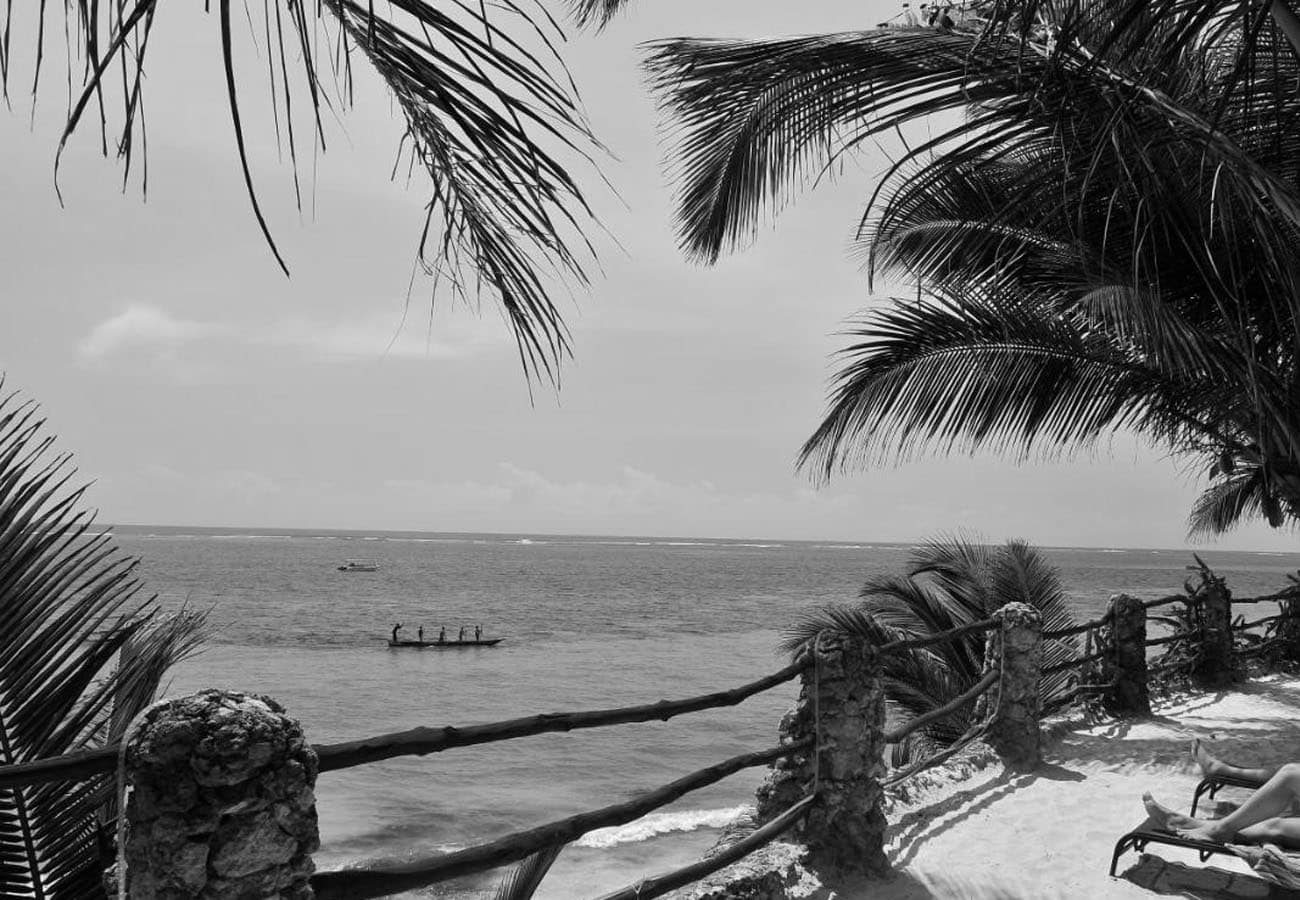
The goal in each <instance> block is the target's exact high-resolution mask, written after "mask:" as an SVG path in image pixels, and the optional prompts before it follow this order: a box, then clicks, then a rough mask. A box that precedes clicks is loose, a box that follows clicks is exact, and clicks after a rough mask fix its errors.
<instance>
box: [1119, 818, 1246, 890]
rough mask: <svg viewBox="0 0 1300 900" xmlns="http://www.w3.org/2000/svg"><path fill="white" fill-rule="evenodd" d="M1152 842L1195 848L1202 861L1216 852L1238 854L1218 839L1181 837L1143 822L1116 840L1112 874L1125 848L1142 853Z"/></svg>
mask: <svg viewBox="0 0 1300 900" xmlns="http://www.w3.org/2000/svg"><path fill="white" fill-rule="evenodd" d="M1151 843H1155V844H1168V845H1169V846H1171V847H1186V848H1187V849H1189V850H1195V851H1196V852H1197V854H1198V855H1199V856H1200V858H1201V862H1205V861H1206V860H1207V859H1209V858H1210V857H1211V856H1213V855H1214V854H1216V853H1218V854H1222V855H1223V856H1237V855H1238V854H1237V853H1236V852H1234V851H1233V850H1231V849H1229V847H1228V845H1227V844H1220V843H1218V842H1217V841H1194V840H1190V839H1188V838H1185V837H1179V836H1178V835H1176V834H1174V833H1173V832H1170V831H1161V830H1160V829H1158V828H1156V827H1155V826H1154V825H1151V824H1148V823H1143V824H1142V825H1140V826H1139V827H1137V828H1135V829H1133V830H1132V831H1130V832H1129V833H1128V834H1126V835H1124V836H1123V837H1121V838H1120V839H1119V840H1118V841H1116V843H1115V852H1114V853H1113V854H1112V855H1111V858H1110V874H1111V876H1112V877H1113V876H1114V875H1115V867H1116V866H1118V865H1119V858H1120V856H1121V855H1123V853H1124V851H1125V850H1136V851H1137V852H1138V853H1141V852H1142V851H1143V850H1145V849H1146V848H1147V844H1151Z"/></svg>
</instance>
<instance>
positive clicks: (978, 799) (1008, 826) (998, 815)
mask: <svg viewBox="0 0 1300 900" xmlns="http://www.w3.org/2000/svg"><path fill="white" fill-rule="evenodd" d="M1051 733H1052V735H1053V736H1052V737H1051V738H1050V739H1049V740H1047V741H1046V742H1045V747H1044V757H1045V761H1044V764H1043V766H1042V767H1041V768H1040V769H1039V770H1038V771H1036V772H1034V773H1033V774H1029V775H1007V774H1004V773H1003V771H1002V767H1001V765H1000V764H998V763H997V762H996V757H994V756H993V754H992V751H991V750H988V748H984V747H982V746H979V747H978V749H977V748H971V749H972V750H973V751H974V752H967V753H966V754H964V755H963V757H962V758H960V761H959V762H958V763H957V764H956V765H955V766H948V767H945V768H942V769H936V770H933V771H931V772H928V773H923V775H922V776H920V777H919V778H918V779H917V780H916V781H914V782H913V783H912V786H911V788H910V790H909V792H908V793H909V794H910V796H906V797H904V798H902V799H900V800H899V801H898V802H895V803H894V804H893V805H892V807H891V808H889V809H887V811H886V815H887V818H888V820H889V823H890V829H889V834H888V843H887V846H886V852H887V853H888V855H889V858H890V861H891V862H892V863H893V866H894V869H895V876H894V878H893V879H892V880H890V881H886V882H880V881H876V882H868V883H864V884H863V885H861V886H860V887H852V888H849V889H847V890H846V889H841V890H840V891H839V892H838V893H836V894H830V893H828V892H827V891H825V889H821V888H816V887H815V886H814V885H812V884H810V883H809V882H808V881H806V880H805V881H803V882H801V884H800V887H799V888H796V889H795V891H794V892H793V893H796V894H798V895H800V896H806V897H808V898H809V900H830V898H831V897H835V898H837V900H867V898H870V900H930V898H934V900H950V898H951V900H1075V898H1079V900H1093V898H1097V900H1107V898H1116V900H1123V898H1131V900H1137V898H1145V900H1151V898H1154V897H1158V896H1161V895H1164V896H1181V897H1188V898H1195V900H1262V898H1274V900H1276V898H1281V897H1288V898H1291V897H1300V895H1297V894H1289V893H1286V892H1282V891H1280V889H1279V890H1276V891H1271V889H1270V886H1269V885H1268V883H1267V882H1264V881H1262V880H1261V879H1259V878H1257V877H1255V876H1253V875H1251V874H1249V873H1250V869H1249V867H1248V866H1247V865H1246V864H1245V863H1244V862H1243V861H1241V860H1239V859H1237V858H1236V857H1230V856H1219V855H1216V856H1213V857H1211V858H1210V860H1209V861H1208V862H1206V863H1202V862H1200V861H1199V859H1198V858H1197V855H1196V853H1195V852H1194V851H1191V850H1184V849H1180V848H1177V847H1169V846H1166V845H1157V844H1151V845H1149V846H1148V848H1147V854H1148V855H1146V856H1141V855H1139V854H1137V853H1134V852H1132V851H1129V852H1128V853H1126V854H1125V855H1124V856H1122V857H1121V858H1120V863H1119V868H1118V869H1117V873H1118V874H1119V876H1120V877H1117V878H1111V877H1109V876H1108V874H1107V872H1108V869H1109V867H1110V859H1111V853H1112V852H1113V850H1114V846H1115V842H1116V840H1118V839H1119V837H1120V835H1122V834H1124V833H1125V832H1128V831H1131V830H1132V829H1133V828H1135V827H1137V826H1138V825H1140V824H1142V823H1143V822H1145V821H1146V812H1145V810H1144V809H1143V807H1142V793H1143V792H1144V791H1148V790H1149V791H1151V792H1152V793H1153V794H1154V795H1155V797H1156V799H1157V800H1159V801H1161V802H1162V803H1164V804H1165V805H1166V806H1169V807H1171V808H1173V809H1176V810H1179V811H1183V812H1186V811H1188V810H1189V809H1190V807H1191V802H1192V792H1193V790H1194V789H1195V787H1196V783H1197V782H1198V781H1199V780H1200V778H1201V775H1200V770H1199V769H1198V768H1197V767H1196V765H1195V764H1194V763H1193V762H1192V760H1191V757H1190V754H1189V749H1190V746H1191V742H1192V739H1193V738H1200V739H1201V740H1203V741H1206V742H1207V744H1208V746H1209V747H1210V748H1211V749H1212V751H1213V752H1214V753H1215V754H1216V755H1217V756H1219V757H1220V758H1221V759H1224V760H1226V761H1228V762H1232V763H1236V764H1239V765H1241V764H1245V765H1275V764H1279V763H1283V762H1290V761H1300V679H1296V678H1295V677H1282V676H1269V677H1264V678H1258V679H1255V680H1253V681H1252V682H1250V683H1248V684H1245V685H1243V686H1241V687H1240V688H1238V689H1234V690H1233V691H1231V692H1226V693H1221V694H1206V695H1200V696H1194V697H1189V698H1185V699H1182V700H1179V701H1177V702H1170V703H1166V704H1163V705H1160V706H1158V708H1157V710H1156V715H1155V716H1154V717H1153V718H1151V719H1144V720H1140V721H1137V720H1134V721H1110V722H1105V723H1102V724H1099V725H1093V726H1088V725H1086V724H1084V723H1083V722H1081V721H1079V720H1075V721H1064V722H1057V723H1055V725H1054V727H1053V728H1052V729H1051ZM1244 796H1245V794H1244V793H1243V792H1242V791H1241V790H1240V789H1234V788H1225V789H1224V790H1223V791H1221V792H1220V793H1219V795H1218V797H1216V799H1215V800H1214V801H1208V800H1207V799H1205V798H1202V800H1201V809H1200V810H1199V812H1200V814H1202V815H1204V814H1207V813H1210V814H1214V813H1215V811H1216V807H1218V806H1219V804H1221V803H1224V802H1225V801H1226V802H1229V803H1230V802H1232V801H1234V800H1235V801H1236V802H1240V800H1241V798H1242V797H1244ZM1219 812H1222V810H1219ZM769 854H770V858H769V859H768V860H767V861H766V863H767V864H770V863H772V862H778V861H779V860H781V859H782V858H784V859H785V860H786V861H789V860H790V859H792V858H794V857H795V856H797V850H796V848H794V847H791V846H790V845H787V844H776V845H772V846H771V847H770V848H768V851H767V852H765V853H764V854H760V855H764V856H766V855H769ZM778 864H779V862H778ZM750 865H752V866H754V867H755V868H757V869H759V870H760V871H761V870H762V869H763V868H765V864H764V862H762V861H760V860H759V859H758V858H751V860H750ZM746 868H747V866H746V863H743V862H742V863H741V864H739V865H738V866H737V867H735V868H733V869H732V870H731V872H732V874H741V872H743V871H744V870H745V869H746ZM727 871H728V870H724V872H723V873H719V875H720V876H723V878H725V873H726V872H727ZM1126 873H1127V877H1125V876H1126ZM715 877H716V876H715ZM709 881H710V882H712V885H713V887H714V888H716V886H717V884H718V882H715V881H713V879H709ZM1134 882H1137V883H1134ZM1139 885H1141V886H1139ZM708 890H709V887H708V886H707V885H703V884H702V885H697V886H696V889H695V890H694V891H690V890H688V891H684V892H683V893H682V895H681V896H683V897H695V896H717V895H715V894H710V893H708Z"/></svg>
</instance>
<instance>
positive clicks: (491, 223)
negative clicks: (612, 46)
mask: <svg viewBox="0 0 1300 900" xmlns="http://www.w3.org/2000/svg"><path fill="white" fill-rule="evenodd" d="M161 9H164V7H162V5H161V4H159V3H158V2H157V0H134V2H128V3H98V2H90V0H76V3H75V4H71V3H70V4H69V9H68V12H69V22H68V27H69V39H70V41H71V42H72V48H71V51H70V60H69V63H68V66H69V72H68V76H69V81H74V80H75V79H78V78H79V79H80V83H79V85H78V89H77V91H76V95H75V97H74V98H73V102H72V104H71V105H70V108H69V112H68V116H67V123H66V127H65V129H64V134H63V138H62V140H61V141H60V145H59V155H60V156H61V154H62V150H63V147H64V146H65V145H66V143H67V141H68V140H69V138H70V137H71V136H72V135H73V133H74V132H75V131H76V130H77V128H78V126H79V125H80V124H81V123H82V121H83V118H84V117H86V116H87V115H88V114H90V112H91V110H92V108H93V109H94V111H95V112H96V113H97V118H98V120H99V127H100V131H101V141H102V145H103V148H104V152H105V153H107V152H108V145H109V141H108V132H109V124H108V123H109V117H108V104H109V103H110V102H111V101H110V100H108V99H106V95H111V94H112V93H114V92H116V93H117V94H118V95H119V96H118V100H117V104H118V108H119V123H118V126H117V128H118V130H117V136H116V139H115V141H114V143H115V145H116V148H117V152H118V154H119V155H120V156H121V157H122V159H123V170H124V177H129V174H130V171H131V166H132V163H133V161H134V156H135V150H136V145H137V142H138V141H141V139H142V137H143V122H144V117H143V110H142V102H143V101H142V96H143V93H142V91H141V77H142V73H143V70H144V64H145V58H146V52H147V49H148V47H149V43H150V36H151V34H152V29H153V25H154V22H155V18H156V16H157V15H158V14H159V12H160V10H161ZM261 12H262V14H261V15H260V16H256V17H254V16H253V15H251V14H250V15H249V17H248V19H249V24H250V27H255V28H256V31H255V33H254V35H253V39H254V41H255V42H256V41H259V39H260V45H261V48H264V49H265V52H266V57H267V60H266V67H265V68H262V64H261V62H260V61H259V63H258V65H257V66H255V67H252V68H250V69H248V70H247V71H245V70H243V69H241V68H240V66H239V59H240V56H241V55H240V54H239V53H238V52H237V49H236V46H235V45H236V39H237V35H236V33H235V32H236V29H235V23H234V16H235V13H234V12H233V4H232V3H231V2H230V0H220V2H219V3H217V4H215V5H214V7H213V9H212V13H213V17H214V25H215V26H216V27H217V28H218V30H219V32H220V37H221V47H222V56H221V59H220V60H219V63H220V65H221V66H222V69H223V72H224V75H225V83H226V90H227V99H228V106H229V115H230V120H231V124H232V129H233V133H234V138H235V150H236V155H237V157H238V160H239V164H240V166H241V170H242V173H243V176H244V182H245V186H246V188H247V192H248V196H249V200H250V204H251V207H252V211H253V214H254V217H255V219H256V222H257V224H258V227H259V228H260V229H261V231H262V233H263V234H264V236H265V238H266V240H267V242H268V245H269V246H270V248H271V250H272V252H273V254H274V255H275V258H276V260H277V261H278V262H279V264H280V265H281V267H282V268H284V269H285V271H286V273H287V272H288V267H287V264H286V263H285V261H284V260H283V259H282V258H281V256H280V252H279V249H278V248H277V246H276V244H275V240H274V238H273V237H272V233H273V231H272V228H271V225H270V224H269V223H268V221H267V220H266V217H265V215H264V213H263V210H262V207H261V205H260V203H259V202H258V193H257V190H256V189H255V186H254V179H253V173H252V171H251V168H250V164H249V159H248V154H247V151H246V147H245V125H244V121H243V118H242V117H241V103H240V91H239V84H240V82H241V81H242V82H245V83H247V82H249V81H258V82H260V83H261V85H262V87H263V89H266V90H268V91H269V92H270V94H271V98H272V102H273V105H274V106H275V116H276V119H275V124H276V132H277V137H279V138H282V139H283V140H284V141H285V143H286V144H287V147H288V151H289V157H290V160H291V162H292V169H293V183H294V190H295V192H296V193H298V192H299V185H298V175H297V167H298V162H299V153H300V150H301V144H302V139H303V135H302V134H300V131H301V130H302V127H303V123H302V122H301V121H300V119H301V117H302V113H303V111H306V112H307V115H308V120H309V121H308V124H309V125H310V128H311V130H313V131H314V132H315V134H314V135H313V136H312V144H313V147H314V148H319V149H322V150H323V149H324V148H325V129H324V127H323V123H322V109H329V110H331V111H333V110H334V109H335V108H338V107H343V106H346V105H347V104H348V103H350V102H351V98H352V82H351V79H352V60H353V59H354V58H362V59H364V60H365V61H366V62H367V63H368V64H369V66H370V67H371V68H372V69H373V70H374V72H375V73H376V74H378V76H379V77H380V78H381V79H382V80H383V82H384V84H385V86H386V87H387V88H388V90H389V92H390V94H391V96H392V98H393V100H394V101H395V105H396V107H397V108H398V109H400V110H401V112H402V115H403V118H404V120H405V131H406V133H405V136H404V137H403V139H402V141H401V143H400V147H399V149H400V150H401V151H405V152H406V153H407V154H409V159H410V162H411V164H412V165H413V166H420V167H421V168H423V169H424V171H425V173H426V174H427V175H428V177H429V181H430V185H431V194H430V199H429V203H428V217H427V220H426V223H425V226H424V230H423V233H422V235H421V237H420V245H419V247H420V251H419V252H420V260H421V262H422V263H423V264H424V266H425V269H426V271H427V272H428V273H430V274H431V275H432V276H433V278H434V290H435V291H436V290H437V289H438V288H439V287H440V286H445V287H446V288H448V289H449V290H450V291H451V292H452V294H453V295H454V296H456V297H459V298H462V299H465V300H473V299H475V298H477V297H478V296H479V294H480V293H481V292H483V293H486V294H487V295H489V296H491V297H493V298H495V300H496V301H497V302H498V303H499V304H500V305H501V308H502V310H503V311H504V313H505V316H506V319H507V320H508V322H509V323H510V325H511V327H512V329H513V332H514V335H515V338H516V341H517V344H518V348H519V354H520V359H521V361H522V363H523V365H524V368H525V371H526V372H527V373H529V375H530V376H531V375H534V374H536V375H543V374H544V375H545V376H547V377H548V378H550V379H552V380H554V379H555V378H557V377H558V371H557V369H556V368H555V367H556V366H557V365H558V364H559V362H560V360H561V359H562V358H564V357H565V356H567V355H569V353H570V342H569V333H568V331H567V329H566V328H565V326H564V323H563V321H562V319H561V317H560V312H559V308H558V307H557V306H556V304H555V302H554V301H553V299H552V293H553V291H554V290H555V287H556V285H557V284H559V285H563V284H564V283H565V282H566V281H567V282H569V283H577V284H585V282H586V278H587V276H586V271H585V270H586V267H587V265H589V263H590V261H591V259H592V258H593V254H592V246H591V244H590V243H589V241H588V240H587V238H586V237H585V234H584V232H585V231H586V230H588V229H589V228H590V227H591V226H592V225H593V223H594V219H593V218H592V215H591V210H590V208H589V207H588V205H587V201H586V199H585V197H584V194H583V191H582V189H581V187H580V185H579V184H578V182H577V180H575V178H574V177H573V176H572V175H571V173H570V168H572V167H574V166H577V165H581V166H586V165H588V164H590V163H591V162H592V157H591V154H592V153H593V152H595V151H596V150H597V149H598V144H597V142H596V141H595V138H594V137H593V136H592V134H591V132H590V130H589V128H588V126H587V124H586V122H585V119H584V117H583V114H582V112H581V110H580V108H579V106H578V103H577V99H576V91H575V89H574V87H573V85H572V82H571V80H570V79H569V77H568V73H567V72H566V71H565V69H564V66H563V63H562V62H561V61H560V59H559V57H558V55H557V54H556V52H555V45H556V44H557V42H558V41H560V40H561V39H562V38H563V33H562V31H561V30H560V28H559V26H558V24H557V23H556V22H555V21H554V20H552V19H551V18H550V17H549V15H548V14H547V12H546V11H545V9H544V7H542V6H541V5H537V4H534V3H532V2H530V0H518V2H516V0H503V2H499V3H494V4H491V5H490V6H489V5H488V4H481V3H473V2H461V0H451V2H446V3H443V2H434V0H390V2H388V3H384V4H375V3H370V2H365V0H322V2H320V3H317V4H303V3H293V2H285V0H263V4H262V10H261ZM46 14H47V9H46V5H45V4H44V3H42V4H40V6H39V8H38V9H37V10H35V11H33V12H32V13H31V14H30V15H29V14H27V12H26V11H25V10H20V11H19V13H17V14H15V13H13V12H12V5H6V6H5V7H3V8H0V33H3V35H4V40H3V42H0V43H3V45H4V46H5V47H6V48H7V47H8V36H9V32H10V30H11V28H12V27H13V23H14V22H15V21H16V22H17V23H18V25H19V27H29V28H31V29H32V31H33V34H32V40H31V43H32V44H33V45H35V47H36V50H37V57H36V58H37V63H36V71H35V73H34V77H33V88H32V90H33V94H34V95H35V94H36V93H37V91H38V88H39V84H40V72H41V69H40V60H41V59H42V53H41V50H42V44H43V42H44V39H45V34H46V30H47V29H46V21H45V17H46ZM163 14H166V13H165V12H164V13H163ZM255 18H256V19H258V20H260V22H259V24H258V25H257V26H253V22H254V19H255ZM259 49H260V48H259ZM259 55H260V53H259ZM78 57H79V58H80V60H84V62H85V69H84V71H80V70H79V65H80V63H79V62H78ZM294 60H297V63H296V64H295V63H294ZM216 62H218V61H217V60H214V63H216ZM299 66H300V68H299ZM115 67H117V68H120V70H121V72H120V74H121V78H120V79H113V78H109V77H108V74H109V72H110V71H112V70H113V69H114V68H115ZM10 74H11V64H10V57H9V54H8V52H7V50H6V51H0V84H2V85H3V86H4V88H5V89H6V90H7V86H8V79H9V77H10ZM119 80H120V84H118V83H117V82H118V81H119ZM330 84H334V85H336V87H335V88H333V89H328V88H327V87H326V86H327V85H330ZM141 143H142V142H141ZM56 172H57V162H56ZM299 196H300V195H299ZM300 202H301V201H300Z"/></svg>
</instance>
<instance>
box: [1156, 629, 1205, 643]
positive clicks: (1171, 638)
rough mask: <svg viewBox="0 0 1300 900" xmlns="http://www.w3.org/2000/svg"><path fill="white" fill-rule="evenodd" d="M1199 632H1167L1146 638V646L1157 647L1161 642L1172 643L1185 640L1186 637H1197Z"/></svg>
mask: <svg viewBox="0 0 1300 900" xmlns="http://www.w3.org/2000/svg"><path fill="white" fill-rule="evenodd" d="M1198 634H1199V632H1196V631H1176V632H1174V633H1173V634H1167V635H1165V636H1164V637H1158V638H1148V639H1147V641H1146V645H1147V646H1148V647H1159V646H1161V645H1162V644H1172V643H1174V642H1175V641H1185V640H1187V639H1188V638H1195V637H1197V636H1198Z"/></svg>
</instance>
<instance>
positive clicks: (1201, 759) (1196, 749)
mask: <svg viewBox="0 0 1300 900" xmlns="http://www.w3.org/2000/svg"><path fill="white" fill-rule="evenodd" d="M1192 759H1194V760H1196V764H1197V765H1198V766H1200V767H1201V773H1202V774H1203V775H1206V776H1210V775H1233V776H1236V777H1237V778H1245V779H1247V780H1249V781H1258V782H1259V783H1260V784H1263V783H1264V782H1266V781H1268V780H1269V779H1270V778H1272V777H1273V776H1274V775H1276V774H1277V770H1278V767H1277V766H1262V767H1254V768H1249V767H1246V766H1234V765H1232V764H1231V763H1226V762H1224V761H1223V760H1221V759H1219V758H1218V757H1216V756H1214V755H1213V754H1212V753H1210V751H1209V750H1206V749H1205V746H1204V745H1203V744H1201V741H1200V739H1199V738H1198V739H1197V740H1194V741H1192Z"/></svg>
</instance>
